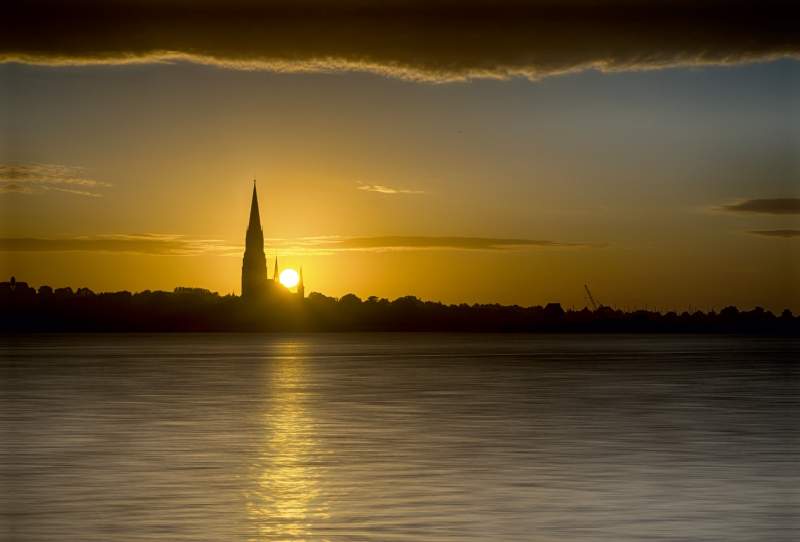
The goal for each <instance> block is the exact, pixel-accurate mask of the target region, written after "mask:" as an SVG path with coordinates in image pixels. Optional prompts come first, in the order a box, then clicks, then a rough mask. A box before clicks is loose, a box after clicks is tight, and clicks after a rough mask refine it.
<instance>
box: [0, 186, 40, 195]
mask: <svg viewBox="0 0 800 542" xmlns="http://www.w3.org/2000/svg"><path fill="white" fill-rule="evenodd" d="M6 192H16V193H18V194H32V193H33V190H32V189H31V188H30V187H28V186H22V185H20V184H17V183H10V184H4V185H3V186H0V193H6Z"/></svg>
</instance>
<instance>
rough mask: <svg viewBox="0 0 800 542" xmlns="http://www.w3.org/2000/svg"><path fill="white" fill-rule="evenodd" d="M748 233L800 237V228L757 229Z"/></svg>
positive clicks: (788, 237)
mask: <svg viewBox="0 0 800 542" xmlns="http://www.w3.org/2000/svg"><path fill="white" fill-rule="evenodd" d="M747 233H749V234H752V235H759V236H761V237H781V238H784V239H790V238H793V237H800V230H756V231H749V232H747Z"/></svg>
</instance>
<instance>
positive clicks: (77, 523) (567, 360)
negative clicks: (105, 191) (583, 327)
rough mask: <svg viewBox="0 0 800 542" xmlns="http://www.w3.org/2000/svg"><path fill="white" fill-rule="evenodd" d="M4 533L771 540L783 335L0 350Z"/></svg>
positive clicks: (232, 339)
mask: <svg viewBox="0 0 800 542" xmlns="http://www.w3.org/2000/svg"><path fill="white" fill-rule="evenodd" d="M0 346H2V366H0V369H1V372H0V376H1V377H2V383H1V387H0V390H2V415H1V416H2V417H1V418H0V431H1V433H0V438H2V443H0V475H1V476H2V478H0V481H1V482H2V485H1V486H0V514H2V516H0V539H2V540H3V541H6V540H8V541H38V542H42V541H59V542H69V541H99V540H102V541H118V542H123V541H134V540H136V541H139V540H141V541H145V540H148V541H150V540H192V541H195V540H199V541H205V540H208V541H245V540H254V541H255V540H274V541H278V540H287V541H289V540H291V541H295V540H305V541H322V540H328V541H331V542H333V541H345V540H347V541H349V540H353V541H357V540H370V541H373V540H375V541H389V540H391V541H413V540H420V541H464V540H480V541H511V540H514V541H518V540H526V541H527V540H530V541H551V540H559V541H584V540H586V541H588V540H592V541H594V540H612V541H626V540H635V541H641V540H665V541H666V540H670V541H674V540H687V541H688V540H718V541H725V542H734V541H743V540H747V541H765V542H766V541H786V542H788V541H790V540H791V541H794V540H797V539H798V538H797V537H798V529H799V528H800V520H798V513H799V510H800V509H799V507H798V504H799V502H800V500H799V497H800V490H799V489H798V488H799V487H800V462H799V461H798V460H799V459H800V453H799V452H798V435H799V434H800V425H799V424H798V422H799V421H800V416H798V414H800V408H799V406H800V401H799V400H798V391H800V386H799V385H798V360H800V341H798V340H797V339H794V340H792V339H776V338H757V337H664V336H658V337H642V336H508V335H505V336H475V335H402V334H398V335H277V336H276V335H162V336H141V335H139V336H50V337H41V336H30V337H5V338H0Z"/></svg>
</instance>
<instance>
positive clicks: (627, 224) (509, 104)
mask: <svg viewBox="0 0 800 542" xmlns="http://www.w3.org/2000/svg"><path fill="white" fill-rule="evenodd" d="M34 4H37V3H34ZM38 4H39V5H35V6H34V7H33V8H30V9H29V10H26V9H23V8H20V9H19V10H17V11H12V12H11V17H5V18H4V20H5V21H11V22H10V23H9V22H6V23H0V26H2V25H5V27H0V30H3V32H0V36H2V37H0V273H2V276H8V277H10V276H11V275H14V276H15V277H16V278H17V280H24V281H27V282H28V283H29V284H31V285H33V286H35V287H38V286H40V285H43V284H48V285H50V286H53V287H61V286H72V287H73V288H77V287H89V288H91V289H92V290H95V291H116V290H130V291H141V290H145V289H150V290H156V289H164V290H172V289H173V288H174V287H176V286H190V287H204V288H209V289H211V290H212V291H219V292H221V293H229V292H235V293H240V280H241V261H242V260H241V257H242V253H243V250H244V236H245V229H246V227H247V221H248V212H249V207H250V197H251V193H252V185H253V179H254V177H255V178H256V179H257V186H258V192H259V202H260V204H261V217H262V226H263V228H264V235H265V238H266V243H265V244H266V247H265V250H266V251H267V257H268V268H269V269H270V270H271V269H272V266H273V258H274V257H275V255H277V256H278V258H279V261H280V265H281V268H285V267H291V268H294V269H299V267H300V266H302V267H303V273H304V279H305V285H306V292H311V291H319V292H322V293H324V294H326V295H332V296H341V295H344V294H347V293H354V294H356V295H358V296H360V297H362V298H366V297H369V296H371V295H375V296H378V297H386V298H389V299H394V298H396V297H399V296H403V295H415V296H417V297H420V298H422V299H426V300H433V301H442V302H445V303H470V304H472V303H476V302H477V303H501V304H520V305H525V306H530V305H537V304H546V303H549V302H560V303H562V305H563V306H565V307H567V308H571V307H572V306H574V307H575V308H582V307H583V306H584V305H585V304H586V298H585V290H584V285H588V287H589V288H590V290H591V291H592V293H593V295H594V296H595V298H596V299H597V300H598V301H599V302H601V303H603V304H606V305H610V306H614V305H615V304H616V305H617V306H622V307H634V306H637V307H644V306H647V307H648V308H663V309H678V310H686V309H688V307H689V306H690V305H691V306H692V307H696V308H699V309H702V310H706V309H708V308H712V307H714V308H716V310H719V309H720V308H722V307H723V306H726V305H730V304H735V305H737V306H739V307H740V308H744V309H749V308H752V307H754V306H756V305H760V306H763V307H765V308H767V309H770V310H773V311H778V312H779V311H780V310H783V309H784V308H787V307H788V308H791V309H792V310H794V311H795V312H798V311H800V62H798V60H799V59H800V39H799V38H798V37H797V36H795V35H794V34H795V33H794V32H792V31H791V29H792V28H796V27H795V26H794V24H793V23H796V22H798V20H799V19H798V18H797V14H798V12H797V9H796V8H793V7H792V6H791V4H789V3H786V4H783V5H781V4H780V3H774V4H771V5H765V4H758V5H756V4H752V5H751V4H747V3H743V2H740V3H736V2H734V3H727V4H726V8H725V9H722V8H721V4H720V3H715V2H705V3H688V2H681V1H673V2H666V3H665V2H662V3H659V4H658V5H657V6H656V5H655V4H653V3H647V2H643V1H639V2H637V1H629V2H615V3H609V2H603V1H579V0H570V1H569V2H566V3H562V4H559V5H558V6H554V5H550V4H548V3H546V2H512V1H500V2H480V1H478V0H476V1H475V2H467V3H463V2H462V3H459V4H458V6H460V7H457V5H456V4H454V3H453V2H449V1H448V0H440V1H438V2H433V3H427V4H425V5H424V6H423V4H421V3H417V2H414V1H405V2H403V1H397V2H391V1H390V2H382V3H376V2H357V1H353V2H333V1H322V0H317V1H311V0H309V1H305V2H301V3H299V4H298V3H292V4H291V5H289V4H286V3H282V2H277V1H266V2H264V1H262V2H256V1H252V2H240V3H233V4H231V3H226V4H224V5H223V4H221V3H218V2H213V1H208V2H200V3H197V2H195V3H191V2H182V1H172V2H168V3H154V2H153V3H151V2H146V1H139V2H132V1H128V0H125V1H117V2H108V3H104V4H102V5H101V4H95V3H92V2H83V3H79V4H74V3H70V4H69V5H67V3H66V2H61V3H60V2H49V3H41V2H39V3H38ZM698 6H699V7H698ZM5 280H7V279H5Z"/></svg>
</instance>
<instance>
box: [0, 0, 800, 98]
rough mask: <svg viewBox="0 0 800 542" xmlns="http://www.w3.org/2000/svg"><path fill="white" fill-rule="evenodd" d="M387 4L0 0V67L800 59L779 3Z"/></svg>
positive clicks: (407, 72) (449, 70)
mask: <svg viewBox="0 0 800 542" xmlns="http://www.w3.org/2000/svg"><path fill="white" fill-rule="evenodd" d="M654 4H655V3H651V2H644V1H635V0H627V1H625V0H622V1H616V2H609V1H602V0H584V1H581V0H569V1H565V2H545V1H535V0H534V1H528V2H521V1H513V0H495V1H493V2H488V1H464V2H455V1H452V0H435V1H428V2H423V1H422V0H394V1H393V0H389V1H384V2H366V1H347V2H336V1H332V0H331V1H324V0H316V1H314V0H306V1H302V2H287V1H279V0H261V1H257V2H256V1H250V2H247V1H245V2H242V1H238V2H222V1H214V0H207V1H204V2H199V3H195V4H192V5H191V7H189V4H188V3H186V2H182V1H179V0H172V1H168V2H153V1H131V0H117V1H113V2H102V3H101V2H90V1H89V2H87V1H86V0H84V1H82V2H80V1H79V2H76V3H71V4H70V5H69V6H68V7H67V6H65V4H64V3H62V2H54V1H51V2H41V1H36V0H33V1H30V2H17V3H12V6H10V7H8V8H6V9H5V11H4V17H2V18H0V21H2V22H0V61H4V62H26V63H31V64H44V65H67V66H69V65H86V64H108V65H116V64H128V63H164V62H175V61H189V62H195V63H201V64H211V65H215V66H220V67H224V68H233V69H243V70H267V71H273V72H334V73H335V72H343V71H362V72H372V73H377V74H382V75H386V76H390V77H397V78H401V79H409V80H417V81H433V82H445V81H464V80H470V79H476V78H495V79H508V78H514V77H523V78H528V79H539V78H541V77H546V76H550V75H556V74H563V73H570V72H576V71H581V70H585V69H597V70H600V71H609V72H612V71H625V70H651V69H660V68H665V67H675V66H692V67H695V66H707V65H734V64H740V63H746V62H758V61H768V60H774V59H777V58H782V57H792V58H800V37H798V32H797V31H796V28H797V25H798V24H799V22H800V18H799V17H798V14H800V10H799V9H798V8H797V6H795V5H793V4H792V3H789V2H775V1H773V2H771V3H770V2H761V3H756V2H743V1H738V2H737V1H728V2H722V1H708V0H706V1H700V2H688V1H680V0H677V1H676V0H673V1H666V2H658V3H657V4H658V5H654Z"/></svg>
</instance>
